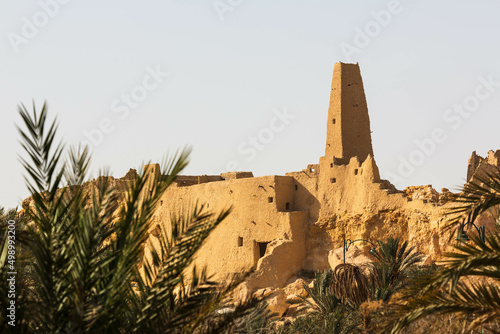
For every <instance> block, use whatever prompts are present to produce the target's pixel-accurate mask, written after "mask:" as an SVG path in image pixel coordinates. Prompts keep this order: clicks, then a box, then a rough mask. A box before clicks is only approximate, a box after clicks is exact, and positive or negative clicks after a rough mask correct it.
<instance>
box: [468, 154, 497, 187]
mask: <svg viewBox="0 0 500 334" xmlns="http://www.w3.org/2000/svg"><path fill="white" fill-rule="evenodd" d="M491 166H495V167H498V168H500V150H496V151H493V150H489V151H488V155H487V156H486V158H483V157H481V156H480V155H478V154H476V151H474V152H472V155H471V156H470V158H469V163H468V165H467V182H470V181H471V179H472V177H473V176H474V175H475V174H477V175H479V174H480V173H483V172H488V171H491V170H493V168H491Z"/></svg>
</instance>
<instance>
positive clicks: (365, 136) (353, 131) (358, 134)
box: [325, 62, 373, 164]
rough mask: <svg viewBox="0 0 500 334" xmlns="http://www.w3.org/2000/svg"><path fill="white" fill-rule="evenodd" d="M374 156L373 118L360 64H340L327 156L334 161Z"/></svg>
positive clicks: (335, 74) (335, 76) (335, 79)
mask: <svg viewBox="0 0 500 334" xmlns="http://www.w3.org/2000/svg"><path fill="white" fill-rule="evenodd" d="M368 155H371V156H372V157H373V148H372V140H371V133H370V119H369V117H368V107H367V104H366V98H365V92H364V88H363V80H362V79H361V73H360V70H359V66H358V64H357V63H356V64H344V63H340V62H339V63H336V64H335V66H334V70H333V79H332V88H331V93H330V106H329V108H328V121H327V137H326V149H325V156H327V157H330V156H333V157H335V158H336V159H335V160H334V161H333V162H332V163H334V164H339V163H348V162H349V161H350V160H351V158H353V157H357V158H358V159H359V161H360V162H363V161H364V160H365V159H366V158H367V157H368Z"/></svg>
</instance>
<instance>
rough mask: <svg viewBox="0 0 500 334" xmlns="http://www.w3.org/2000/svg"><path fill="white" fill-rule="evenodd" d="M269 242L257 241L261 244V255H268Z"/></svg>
mask: <svg viewBox="0 0 500 334" xmlns="http://www.w3.org/2000/svg"><path fill="white" fill-rule="evenodd" d="M268 243H269V242H258V243H257V244H258V245H259V257H263V256H264V255H266V250H267V244H268Z"/></svg>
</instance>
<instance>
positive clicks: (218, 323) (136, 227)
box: [0, 105, 263, 333]
mask: <svg viewBox="0 0 500 334" xmlns="http://www.w3.org/2000/svg"><path fill="white" fill-rule="evenodd" d="M20 115H21V117H22V119H23V123H24V124H23V125H24V127H23V128H20V129H19V131H20V134H21V137H22V146H23V148H24V149H25V151H26V153H27V156H26V157H24V158H22V163H23V166H24V168H25V170H26V173H27V177H26V180H27V186H28V189H29V191H30V193H31V196H32V204H31V205H30V206H29V207H26V208H24V209H25V211H24V217H25V218H26V219H27V220H28V221H29V222H30V223H29V224H28V225H27V226H26V225H25V224H24V223H22V222H21V221H20V220H19V219H16V221H17V222H16V239H15V242H16V243H15V247H16V254H15V263H13V262H12V261H13V258H12V256H11V257H10V258H9V256H8V255H9V243H10V244H11V248H10V251H11V254H10V255H12V241H9V240H11V239H12V238H8V237H7V232H8V229H6V225H5V222H6V221H8V220H10V219H12V218H13V216H14V215H15V210H14V211H9V212H5V211H4V210H2V212H1V213H0V216H1V224H2V239H0V241H1V243H0V250H1V253H0V268H1V269H0V270H1V271H0V277H1V280H2V282H6V280H7V278H8V277H9V276H10V275H8V274H7V271H8V270H7V268H8V267H7V265H9V264H14V266H15V269H16V270H17V271H18V275H17V276H16V292H17V293H16V299H15V302H16V314H15V325H16V326H15V327H13V326H10V325H8V322H9V321H10V320H11V319H9V318H6V315H7V314H6V312H5V310H6V309H7V307H8V306H9V303H10V300H9V299H7V294H8V291H7V289H8V285H7V284H0V308H1V309H2V310H4V311H2V312H0V331H1V332H4V333H5V332H8V331H10V332H16V333H192V332H196V333H222V332H224V331H226V330H229V329H231V330H232V331H236V330H237V328H236V327H235V326H236V325H237V324H238V322H237V319H238V318H244V317H246V316H248V315H249V314H250V313H251V312H253V313H252V314H253V315H254V316H255V317H256V316H259V317H261V316H262V313H263V309H262V308H255V307H254V306H255V305H256V303H257V301H256V300H253V299H251V300H250V301H248V302H247V303H245V304H238V305H232V304H228V302H227V298H226V297H227V295H228V293H229V292H230V291H231V289H232V288H233V287H234V286H235V284H236V283H237V281H235V282H234V283H232V284H229V285H228V286H224V287H222V286H220V285H218V284H216V283H214V282H211V281H210V279H209V278H207V277H206V275H205V274H204V271H203V270H201V271H199V270H197V269H196V268H194V267H193V266H191V264H192V260H193V255H194V253H195V252H196V251H197V250H198V249H199V248H200V246H201V245H202V244H203V241H204V240H205V239H206V238H207V236H208V235H209V234H210V232H211V231H212V230H213V229H214V228H215V227H216V226H217V225H218V224H220V222H221V221H223V220H224V218H225V217H226V216H227V215H228V214H229V212H230V210H229V209H228V210H224V211H222V212H219V213H212V212H206V211H204V210H203V209H202V208H200V207H199V206H196V205H195V206H194V207H193V208H191V209H190V210H188V211H186V212H185V213H184V214H183V215H181V216H179V217H174V218H173V219H172V221H171V227H170V229H169V230H162V231H161V233H160V234H159V235H158V237H157V240H158V245H159V246H158V247H146V244H147V242H148V236H149V231H150V229H151V227H152V226H151V217H152V214H153V210H154V208H155V205H156V203H157V202H158V200H159V198H160V197H161V196H162V194H163V193H164V192H165V190H166V189H167V188H168V187H169V186H170V185H171V184H172V182H173V181H174V179H175V178H176V176H177V175H178V174H179V173H180V172H181V171H182V170H183V169H184V167H185V166H186V164H187V162H188V156H189V150H183V151H182V152H180V153H179V154H177V155H175V156H174V157H173V158H172V159H171V160H169V162H168V163H167V164H166V165H165V167H164V168H163V169H162V175H163V177H162V178H161V180H157V179H154V177H151V176H149V175H150V174H148V173H146V172H144V173H141V174H140V175H139V176H138V177H137V178H136V179H135V180H132V181H131V182H130V186H129V187H128V189H127V190H126V192H125V194H124V196H120V195H119V194H118V193H117V191H116V190H115V189H114V188H113V187H112V186H111V184H110V182H109V178H108V177H105V176H101V177H99V178H98V179H97V183H98V186H97V187H96V188H95V189H91V188H89V187H82V184H83V183H84V181H85V179H86V177H87V169H88V166H89V162H90V156H89V152H88V151H87V149H80V148H79V149H78V150H75V149H69V150H65V147H64V145H63V144H56V143H55V137H56V131H57V125H56V122H55V121H54V122H52V123H51V124H49V122H48V121H47V108H46V106H45V105H44V107H43V108H42V110H41V112H40V113H37V112H36V110H35V109H34V110H33V113H31V114H30V113H29V112H28V110H26V108H25V107H24V106H22V107H21V108H20ZM65 154H67V158H66V159H65V157H66V156H65ZM23 219H24V218H23ZM23 221H24V220H23ZM145 249H150V250H151V253H150V254H145ZM9 261H11V262H9ZM188 268H192V269H189V270H190V271H189V273H190V275H189V277H186V273H187V270H188ZM31 269H32V271H30V270H31ZM26 273H28V274H29V275H27V274H26ZM188 278H190V279H189V280H188ZM222 310H229V311H227V312H224V311H222Z"/></svg>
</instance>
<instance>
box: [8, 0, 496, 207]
mask: <svg viewBox="0 0 500 334" xmlns="http://www.w3.org/2000/svg"><path fill="white" fill-rule="evenodd" d="M0 6H2V7H3V8H1V10H0V22H1V25H0V37H1V38H0V110H1V112H2V122H1V123H0V157H1V167H0V171H1V173H0V186H1V187H0V189H1V190H0V204H2V205H4V206H7V207H13V206H15V205H17V204H19V203H20V201H21V200H22V199H23V198H24V197H26V196H27V191H26V188H25V185H24V181H23V173H24V171H23V170H22V168H21V165H20V163H19V162H18V155H19V154H21V153H22V150H21V147H20V145H19V143H18V138H19V135H18V134H17V131H16V129H15V125H14V124H15V123H19V122H20V118H19V116H18V113H17V105H18V104H19V103H25V104H28V105H30V104H31V101H32V100H33V99H34V101H35V103H36V105H37V106H38V107H41V105H42V103H43V101H44V100H47V102H48V105H49V108H50V109H49V110H50V115H52V116H56V115H57V117H58V119H59V124H60V128H59V129H60V131H59V133H60V134H61V135H62V136H64V138H65V139H66V141H67V142H68V143H69V144H71V145H75V144H77V143H78V142H80V141H82V140H85V139H86V137H85V134H84V132H85V131H87V133H91V134H93V135H94V137H93V138H94V142H95V143H97V144H96V145H93V165H92V166H93V171H94V176H95V175H96V174H97V171H98V170H99V168H101V167H105V166H108V167H109V168H110V169H111V171H112V174H113V175H114V176H116V177H121V176H123V175H124V174H125V173H126V172H127V171H128V169H129V168H137V167H138V166H139V165H140V164H141V162H144V161H148V160H152V161H161V160H162V158H163V157H164V156H165V154H166V153H167V152H171V151H173V150H175V149H177V148H179V147H183V146H184V145H191V146H192V147H193V154H192V161H191V163H190V165H189V167H188V169H187V171H186V174H218V173H221V172H224V171H226V170H227V169H228V167H233V166H237V169H240V170H250V171H253V172H254V175H257V176H259V175H270V174H271V175H272V174H278V175H279V174H284V173H285V172H288V171H297V170H301V169H303V168H305V167H306V166H307V164H310V163H317V162H318V159H319V157H320V156H322V155H323V154H324V146H325V138H326V133H325V131H326V118H327V110H328V100H329V94H330V84H331V76H332V71H333V64H334V63H335V62H337V61H345V62H359V64H360V67H361V72H362V75H363V80H364V85H365V91H366V96H367V102H368V108H369V112H370V118H371V129H372V131H373V133H372V141H373V148H374V152H375V159H376V161H377V163H378V166H379V169H380V172H381V174H382V176H383V177H384V176H385V177H386V178H387V177H389V178H390V179H391V180H392V181H393V182H394V183H395V184H396V186H397V187H398V188H400V189H401V188H404V187H406V186H408V185H422V184H432V185H433V186H434V187H435V188H437V189H438V190H440V188H442V187H448V188H454V187H456V186H459V185H460V184H461V183H463V181H464V179H465V176H466V168H467V159H468V157H469V156H470V154H471V152H472V151H474V150H477V152H478V154H480V155H483V156H484V155H485V154H486V153H487V151H488V150H489V149H499V148H500V140H499V133H500V132H499V130H498V124H500V112H499V111H500V44H499V43H498V38H497V34H498V32H499V31H500V18H499V15H500V14H499V13H500V3H499V2H498V1H474V2H473V1H457V0H453V1H451V0H448V1H409V0H401V1H374V0H369V1H331V0H328V1H327V0H318V1H305V0H304V1H291V0H287V1H285V0H281V1H278V0H277V1H262V0H261V1H256V0H253V1H249V0H221V1H212V0H204V1H196V0H193V1H180V0H175V1H166V0H165V1H129V0H122V1H105V2H103V1H95V0H87V1H81V0H80V1H78V0H64V1H62V0H60V1H57V0H41V1H10V2H9V3H8V4H7V3H6V2H3V3H2V4H1V5H0ZM42 7H45V9H43V8H42ZM47 13H48V14H47ZM49 14H50V15H49ZM155 72H157V73H155ZM158 72H159V73H158ZM151 73H154V75H152V74H151ZM165 73H169V74H168V75H166V74H165ZM479 78H482V79H479ZM488 81H489V83H488ZM485 82H486V84H485ZM497 82H498V83H497ZM454 105H455V106H456V105H458V107H457V108H460V105H466V106H467V110H465V109H463V107H462V109H461V110H460V109H456V108H455V109H453V108H454ZM450 108H451V109H450ZM468 110H469V111H468ZM284 112H286V113H288V114H290V115H293V116H294V118H291V117H292V116H289V117H290V118H285V120H282V119H279V118H276V117H277V116H276V113H279V114H280V115H281V116H282V117H283V113H284ZM99 126H101V127H102V128H103V129H104V130H105V131H106V132H107V133H103V134H102V138H99V135H97V134H96V131H94V130H95V129H97V128H98V127H99ZM439 129H440V130H439ZM99 131H101V130H99ZM436 131H437V133H438V135H437V137H436V138H438V141H439V142H436V140H435V139H430V138H433V137H432V136H433V132H436ZM101 133H102V131H101ZM252 138H254V139H252ZM428 140H433V143H434V144H429V141H428ZM415 141H420V142H424V143H427V146H423V147H424V148H419V147H418V145H417V144H416V142H415ZM417 151H419V152H420V153H418V152H417ZM422 151H426V152H425V153H422ZM412 159H413V160H412ZM403 160H405V161H410V160H411V161H413V162H414V163H413V165H412V166H410V167H408V166H406V167H404V168H406V169H404V168H403V167H401V166H402V164H404V163H402V162H401V161H403ZM415 162H416V163H415ZM401 168H403V174H404V175H403V177H401V176H402V175H401V173H399V172H398V169H401ZM408 169H411V170H410V172H408ZM395 176H396V177H395Z"/></svg>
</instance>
